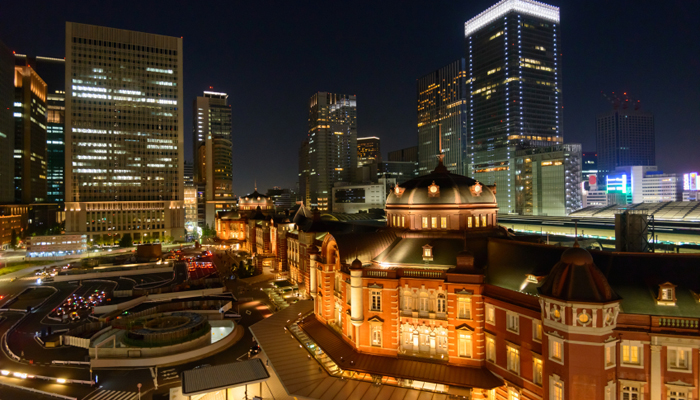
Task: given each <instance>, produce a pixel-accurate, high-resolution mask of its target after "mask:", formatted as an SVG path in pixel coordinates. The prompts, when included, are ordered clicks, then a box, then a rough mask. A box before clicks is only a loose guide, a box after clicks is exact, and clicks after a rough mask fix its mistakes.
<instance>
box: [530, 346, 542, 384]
mask: <svg viewBox="0 0 700 400" xmlns="http://www.w3.org/2000/svg"><path fill="white" fill-rule="evenodd" d="M532 381H533V382H534V383H535V385H539V386H542V359H541V358H538V357H535V355H534V354H533V358H532Z"/></svg>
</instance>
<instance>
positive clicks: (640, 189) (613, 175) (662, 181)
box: [606, 165, 683, 204]
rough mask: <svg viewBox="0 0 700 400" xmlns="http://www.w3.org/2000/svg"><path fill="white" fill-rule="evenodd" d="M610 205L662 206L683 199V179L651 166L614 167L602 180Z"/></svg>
mask: <svg viewBox="0 0 700 400" xmlns="http://www.w3.org/2000/svg"><path fill="white" fill-rule="evenodd" d="M606 190H607V192H608V197H609V198H610V204H637V203H662V202H667V201H680V200H682V199H683V178H682V177H680V176H678V175H676V174H665V173H664V172H663V171H659V170H658V168H657V167H656V166H655V165H635V166H625V167H617V168H615V170H614V171H611V172H610V173H608V175H607V177H606Z"/></svg>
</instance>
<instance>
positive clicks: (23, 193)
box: [13, 66, 48, 204]
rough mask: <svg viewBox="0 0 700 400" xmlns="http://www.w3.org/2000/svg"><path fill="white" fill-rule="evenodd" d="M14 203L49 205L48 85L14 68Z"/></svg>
mask: <svg viewBox="0 0 700 400" xmlns="http://www.w3.org/2000/svg"><path fill="white" fill-rule="evenodd" d="M13 114H14V118H15V147H14V154H13V157H14V161H15V180H14V182H15V202H16V203H21V204H31V203H44V202H46V200H47V199H46V191H47V190H46V188H47V186H46V175H47V173H48V171H47V155H46V114H47V107H46V83H45V82H44V80H43V79H41V77H40V76H39V74H37V73H36V71H34V69H33V68H32V67H29V66H15V102H14V112H13Z"/></svg>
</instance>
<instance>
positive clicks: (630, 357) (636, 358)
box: [620, 341, 642, 365]
mask: <svg viewBox="0 0 700 400" xmlns="http://www.w3.org/2000/svg"><path fill="white" fill-rule="evenodd" d="M620 351H621V352H622V363H623V364H628V365H641V364H642V344H641V343H633V342H629V341H624V342H622V344H621V345H620Z"/></svg>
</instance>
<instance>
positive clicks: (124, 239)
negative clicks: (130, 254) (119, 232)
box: [119, 233, 134, 247]
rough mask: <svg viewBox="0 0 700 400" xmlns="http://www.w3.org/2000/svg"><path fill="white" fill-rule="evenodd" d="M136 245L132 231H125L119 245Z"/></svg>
mask: <svg viewBox="0 0 700 400" xmlns="http://www.w3.org/2000/svg"><path fill="white" fill-rule="evenodd" d="M133 245H134V240H133V239H132V238H131V234H130V233H125V234H124V236H122V238H121V240H119V247H131V246H133Z"/></svg>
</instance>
